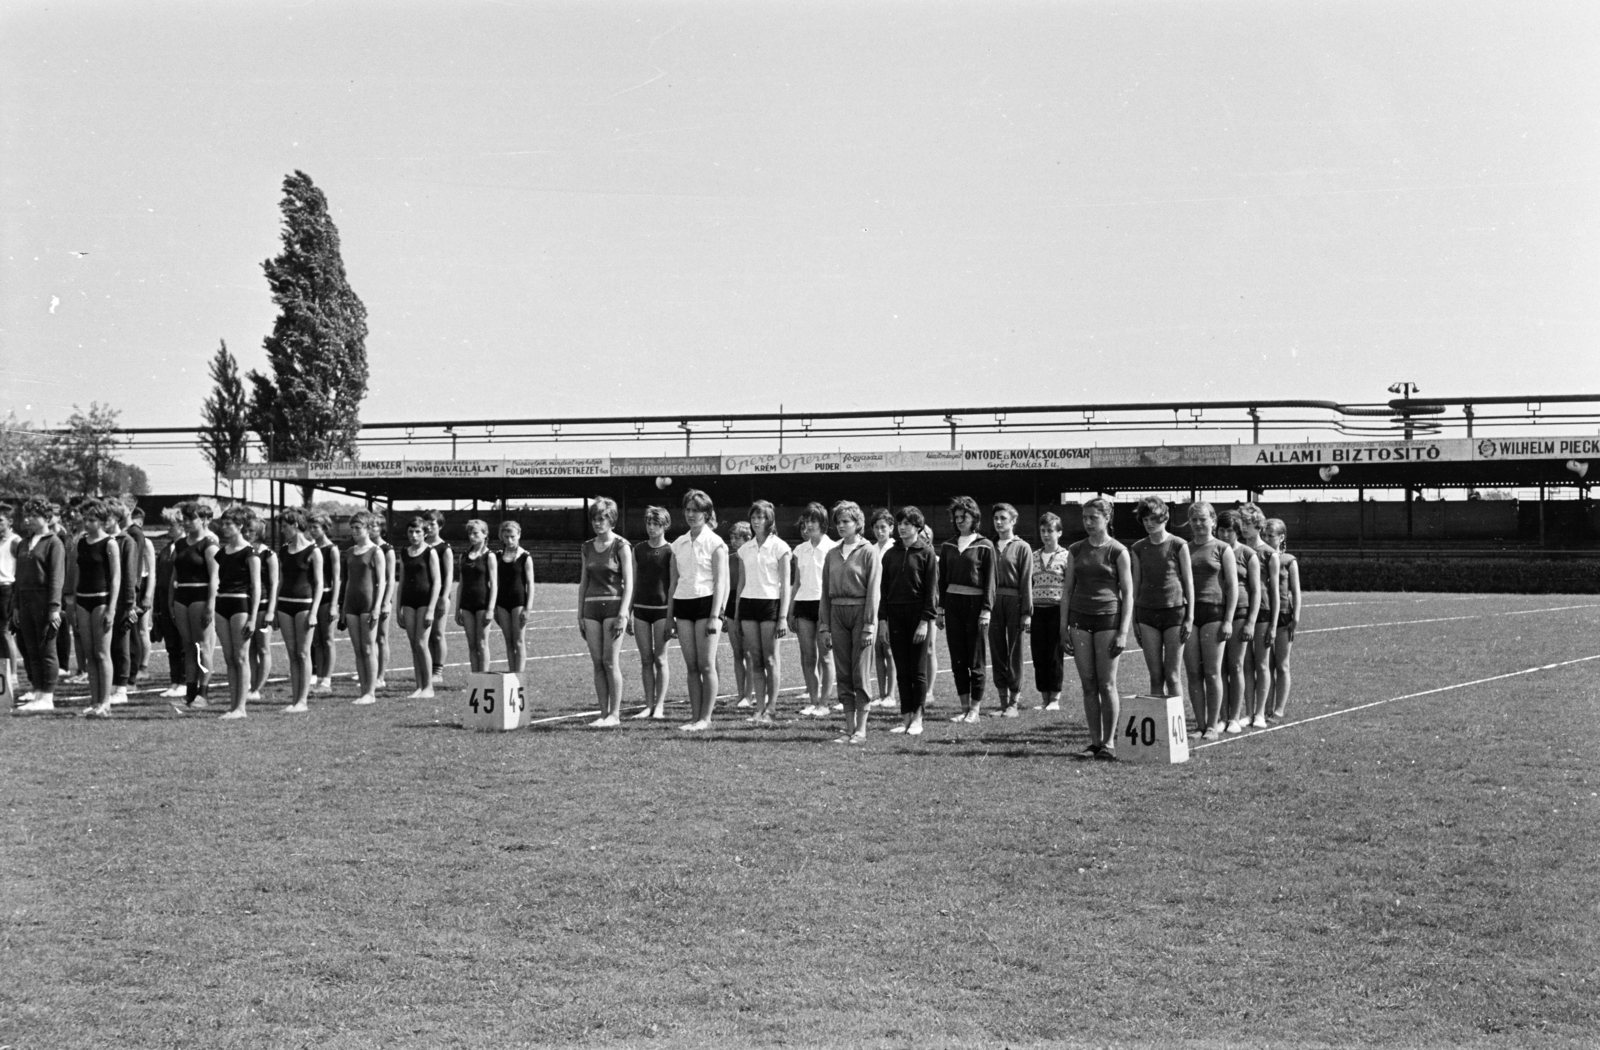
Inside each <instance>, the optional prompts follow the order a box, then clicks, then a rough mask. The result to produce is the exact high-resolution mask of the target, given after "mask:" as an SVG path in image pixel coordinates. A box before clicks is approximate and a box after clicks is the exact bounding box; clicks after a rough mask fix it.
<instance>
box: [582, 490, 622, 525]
mask: <svg viewBox="0 0 1600 1050" xmlns="http://www.w3.org/2000/svg"><path fill="white" fill-rule="evenodd" d="M596 518H604V519H606V524H607V525H610V526H612V527H613V528H615V527H616V524H617V501H616V500H614V499H611V498H610V497H608V496H591V497H590V498H589V520H590V521H594V520H595V519H596Z"/></svg>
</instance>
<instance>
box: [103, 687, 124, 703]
mask: <svg viewBox="0 0 1600 1050" xmlns="http://www.w3.org/2000/svg"><path fill="white" fill-rule="evenodd" d="M127 702H128V690H127V689H126V688H121V689H117V690H115V691H113V692H112V694H111V699H110V700H107V701H106V703H108V704H118V705H121V704H125V703H127Z"/></svg>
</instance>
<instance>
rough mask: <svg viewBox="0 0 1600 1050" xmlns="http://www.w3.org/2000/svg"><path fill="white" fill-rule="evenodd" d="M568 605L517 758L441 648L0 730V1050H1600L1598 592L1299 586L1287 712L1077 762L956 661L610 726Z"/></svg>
mask: <svg viewBox="0 0 1600 1050" xmlns="http://www.w3.org/2000/svg"><path fill="white" fill-rule="evenodd" d="M573 591H574V588H572V587H570V586H568V587H562V586H546V587H543V588H542V589H541V591H540V596H539V605H540V608H541V610H543V611H542V612H541V614H540V616H538V617H537V618H536V620H535V622H534V630H533V631H532V632H531V639H532V644H531V648H530V652H531V653H532V655H533V656H534V659H533V660H532V661H531V662H530V664H529V668H530V669H529V673H528V680H529V683H530V687H531V688H530V694H531V697H532V700H533V703H534V705H535V712H534V716H535V718H537V719H542V721H540V722H539V723H538V724H537V725H535V726H533V727H531V728H530V729H528V730H524V731H519V732H514V733H507V734H484V733H477V732H470V731H465V730H462V729H460V728H459V727H458V723H459V719H460V711H459V708H460V705H461V704H462V703H463V699H464V694H463V693H462V692H460V691H459V689H458V688H455V687H458V686H459V685H460V683H461V681H462V675H463V672H462V669H461V668H460V667H459V666H453V667H451V668H450V670H449V674H450V677H451V684H452V689H451V690H449V691H446V692H444V693H442V694H441V695H440V697H439V698H438V699H437V700H434V701H408V700H403V699H399V697H402V696H404V694H405V693H406V692H408V691H409V690H410V688H411V684H410V682H409V681H407V680H406V677H407V676H406V675H405V674H404V673H399V674H391V676H390V683H391V685H390V690H389V693H388V694H387V696H386V697H385V699H384V700H383V702H381V703H380V704H379V705H377V706H376V707H372V708H356V707H351V706H350V705H349V703H348V700H349V699H350V698H351V697H353V695H354V691H353V689H352V688H351V687H350V686H349V685H348V684H346V685H344V686H343V687H342V690H341V692H342V694H343V695H340V696H336V697H334V698H331V699H330V698H323V699H320V700H318V699H313V710H312V712H311V713H310V714H309V715H301V716H290V715H283V714H280V713H279V712H278V710H277V708H279V707H281V706H282V704H283V703H284V701H283V699H282V696H281V693H282V688H283V687H282V686H281V685H280V686H276V687H274V688H273V689H271V690H269V693H268V699H267V702H265V703H263V704H260V705H253V707H252V713H251V716H250V718H248V719H247V720H245V721H244V722H239V723H231V724H230V723H222V722H218V721H216V719H215V718H214V717H213V716H211V715H190V716H185V717H180V716H178V715H175V714H173V713H172V712H171V711H170V710H169V708H168V707H167V705H166V703H165V702H164V701H161V700H158V699H156V698H155V697H154V695H153V691H150V692H145V693H142V694H140V695H138V696H136V697H135V703H134V704H133V705H131V706H129V707H124V708H117V709H116V715H115V718H114V719H113V720H112V721H110V722H109V723H103V724H92V723H88V722H85V721H81V720H78V719H75V718H72V717H70V716H69V714H70V713H68V714H59V715H56V716H37V717H27V718H9V719H5V720H3V721H0V791H3V821H0V960H3V962H4V966H3V975H4V979H3V980H0V1046H3V1047H14V1048H17V1050H22V1048H59V1047H80V1046H107V1047H112V1046H115V1047H168V1046H195V1047H233V1046H239V1047H246V1046H248V1047H256V1046H270V1047H297V1046H307V1047H350V1048H354V1047H506V1046H521V1045H574V1044H601V1043H604V1044H611V1045H640V1046H696V1047H698V1046H707V1045H726V1046H747V1045H770V1044H779V1043H781V1044H786V1045H796V1046H806V1045H839V1044H850V1045H860V1046H872V1047H879V1046H881V1047H917V1048H921V1047H930V1046H954V1047H967V1046H972V1047H978V1046H995V1045H1002V1044H1003V1045H1010V1046H1019V1045H1034V1044H1063V1045H1080V1044H1082V1045H1100V1046H1104V1045H1128V1046H1133V1045H1148V1046H1172V1045H1179V1044H1182V1045H1193V1046H1215V1047H1223V1046H1241V1045H1243V1046H1281V1045H1399V1046H1442V1045H1481V1046H1507V1047H1511V1046H1517V1047H1521V1046H1529V1045H1533V1046H1546V1045H1548V1046H1565V1045H1571V1046H1594V1045H1596V1043H1597V1041H1600V934H1597V931H1600V848H1597V847H1600V835H1597V832H1596V829H1597V827H1600V796H1597V793H1600V765H1597V761H1596V756H1597V755H1600V629H1597V628H1600V598H1596V597H1591V596H1572V595H1543V596H1535V595H1529V596H1512V597H1507V596H1493V595H1474V596H1461V597H1452V596H1448V595H1426V596H1416V595H1401V594H1311V595H1309V596H1308V597H1307V607H1306V612H1305V620H1304V622H1303V624H1302V627H1301V632H1300V633H1299V635H1298V641H1297V644H1296V647H1295V658H1294V659H1295V671H1296V677H1295V681H1296V691H1295V693H1294V696H1293V698H1292V700H1291V703H1290V711H1289V720H1288V722H1286V723H1285V724H1284V725H1281V726H1279V727H1277V728H1276V729H1273V730H1270V731H1262V732H1255V733H1251V734H1248V735H1245V736H1242V737H1237V738H1228V739H1225V740H1224V741H1222V742H1219V743H1217V744H1213V745H1205V746H1200V747H1198V748H1197V749H1196V750H1195V752H1194V756H1193V758H1192V760H1191V761H1190V762H1189V763H1188V764H1187V765H1183V766H1176V767H1168V768H1150V767H1137V766H1132V765H1128V764H1126V763H1123V764H1115V765H1108V764H1105V763H1095V762H1085V761H1079V760H1077V759H1075V758H1073V757H1072V755H1073V752H1075V751H1077V750H1078V749H1079V748H1081V747H1082V746H1083V744H1084V742H1085V739H1086V738H1085V734H1084V730H1083V725H1082V718H1083V716H1082V711H1081V708H1080V707H1079V706H1078V699H1077V695H1078V694H1077V689H1076V685H1075V683H1070V682H1069V690H1068V693H1067V694H1066V696H1065V698H1064V703H1063V706H1064V707H1065V708H1067V710H1064V711H1062V712H1060V713H1052V714H1046V713H1038V712H1032V711H1030V712H1026V713H1025V714H1024V716H1023V717H1022V718H1020V719H1016V720H1001V719H987V718H986V719H985V720H984V722H983V724H981V725H978V726H953V725H950V724H949V723H947V722H944V721H943V720H942V719H941V718H938V717H937V716H938V715H940V714H941V713H942V714H948V713H950V712H951V711H952V709H953V702H954V697H953V693H952V690H951V686H950V677H949V675H948V674H943V675H941V676H940V679H939V682H938V684H937V688H936V690H935V701H934V706H933V708H932V714H933V715H934V716H935V717H934V718H933V719H932V720H931V721H930V725H929V730H928V733H927V734H926V735H925V736H923V737H921V738H914V739H909V740H908V739H907V738H905V737H896V736H889V735H888V734H887V733H884V732H882V731H881V730H883V729H886V728H887V727H888V726H889V725H891V724H892V722H893V720H894V716H893V715H892V713H887V712H886V713H884V714H883V715H882V716H881V717H875V718H874V725H873V729H874V732H873V735H872V737H871V739H870V741H869V742H868V744H867V745H866V746H865V747H862V748H844V747H834V746H827V745H826V744H825V741H827V740H829V739H830V738H831V737H832V736H834V735H835V724H819V723H817V722H814V721H810V720H800V719H795V718H791V720H790V721H788V722H787V723H786V724H785V725H783V726H780V727H778V728H775V729H764V730H763V729H757V728H753V727H750V726H747V725H745V724H744V723H743V722H742V719H741V718H740V716H739V715H738V714H736V713H735V712H734V711H733V710H731V709H729V708H724V709H722V710H721V711H719V719H718V724H717V725H716V726H715V728H714V729H713V731H711V732H709V733H705V734H700V735H691V734H684V733H679V732H677V731H676V729H675V727H674V726H675V723H667V724H651V723H641V722H634V723H629V724H627V725H626V726H625V727H624V728H622V729H620V730H607V731H602V730H591V729H586V728H584V726H583V723H584V721H585V719H584V718H583V714H584V713H585V712H588V711H590V710H592V702H591V697H592V686H591V679H590V669H589V663H588V660H587V657H586V655H584V649H583V644H582V642H581V641H580V639H579V638H578V636H577V632H576V631H575V630H574V629H573V628H572V626H571V614H570V613H569V612H568V611H567V610H568V609H569V608H570V607H571V604H572V598H573ZM453 640H454V641H455V643H456V649H455V650H454V652H453V653H452V657H451V659H452V661H457V660H460V659H461V657H462V652H461V648H460V638H459V635H457V637H456V638H455V639H453ZM341 644H342V645H344V643H341ZM396 647H397V656H398V662H399V663H400V664H401V665H402V666H408V665H409V662H410V661H409V658H408V657H406V656H405V654H404V643H403V639H402V638H401V637H400V636H399V635H398V634H397V635H396ZM794 652H795V647H794V644H793V642H790V643H788V644H787V646H786V648H785V655H786V656H788V657H789V663H788V665H787V666H786V667H785V669H784V670H785V679H786V685H788V686H790V687H791V688H790V691H789V692H787V693H786V694H785V701H786V704H787V707H788V710H789V711H790V712H791V714H792V712H793V711H794V710H795V709H797V708H798V707H799V706H800V705H801V703H802V702H803V699H797V696H798V697H801V698H803V695H804V694H803V692H798V693H797V691H796V690H795V688H794V687H796V686H798V685H799V682H800V679H799V674H798V667H797V666H796V661H795V659H794V656H793V654H794ZM342 659H343V664H342V669H344V670H346V671H348V670H349V669H350V663H349V656H348V648H347V646H346V647H345V648H344V649H343V652H342ZM625 659H627V660H628V663H627V665H626V666H627V676H626V677H627V682H628V688H629V707H628V709H627V710H626V711H625V713H631V712H632V710H633V709H635V708H636V706H637V700H638V697H639V695H640V691H639V683H638V674H637V659H636V657H635V656H634V654H633V652H632V650H631V645H630V650H629V652H628V654H627V655H626V657H625ZM941 663H942V665H943V666H948V664H947V662H946V661H941ZM279 670H280V671H281V670H282V664H281V660H280V666H279ZM152 671H153V672H155V677H156V678H157V679H158V682H157V683H156V684H157V686H158V687H159V686H162V685H164V684H165V680H164V666H163V664H162V658H161V657H160V655H159V654H158V655H157V657H156V659H155V662H154V665H153V666H152ZM674 671H675V675H676V677H675V678H674V681H673V693H674V695H675V696H676V698H677V699H678V700H679V701H680V705H679V706H678V707H676V708H673V709H670V710H671V711H673V712H681V711H682V710H683V707H682V705H681V701H682V699H683V697H684V690H683V686H682V664H681V662H679V661H677V660H676V657H674ZM1030 673H1031V672H1030ZM1070 678H1071V674H1070V671H1069V680H1070ZM346 682H347V683H348V679H346ZM1121 682H1122V687H1123V689H1124V691H1125V692H1133V691H1139V692H1143V691H1145V690H1146V689H1147V686H1148V683H1147V681H1146V677H1145V672H1144V667H1143V661H1142V660H1141V659H1140V658H1139V656H1138V654H1137V653H1132V654H1130V655H1129V656H1128V657H1127V658H1125V659H1124V660H1123V662H1122V675H1121ZM731 683H732V676H731V673H729V667H728V660H727V656H726V650H725V649H724V655H723V684H724V685H723V687H724V691H725V692H726V691H727V690H728V689H730V688H731ZM1030 684H1031V683H1030ZM213 694H214V695H217V696H221V695H225V694H224V693H223V690H222V689H220V688H215V689H214V690H213ZM65 695H67V696H68V697H69V698H70V697H71V695H72V694H71V692H70V691H68V692H67V693H66V694H65ZM1023 699H1024V703H1025V704H1031V703H1032V702H1033V699H1034V694H1033V692H1032V690H1031V688H1030V689H1029V690H1028V691H1027V692H1025V693H1024V698H1023ZM73 706H77V702H76V701H73ZM215 710H220V707H218V708H215V709H214V711H213V714H214V712H215ZM1195 742H1196V743H1198V741H1195Z"/></svg>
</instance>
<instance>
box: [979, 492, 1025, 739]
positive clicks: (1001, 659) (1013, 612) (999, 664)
mask: <svg viewBox="0 0 1600 1050" xmlns="http://www.w3.org/2000/svg"><path fill="white" fill-rule="evenodd" d="M989 515H990V517H991V518H992V519H993V521H994V534H995V544H994V549H995V563H994V616H993V618H992V619H991V620H990V621H989V651H990V652H991V653H992V654H993V655H994V691H995V694H996V695H997V696H998V697H999V698H1000V716H1001V717H1002V718H1015V717H1017V699H1018V697H1020V696H1021V694H1022V639H1023V636H1024V635H1026V634H1027V633H1028V632H1029V630H1030V629H1031V628H1032V627H1033V548H1032V547H1030V546H1028V544H1027V541H1025V540H1023V539H1020V538H1019V537H1018V536H1017V535H1016V534H1015V531H1014V530H1015V529H1016V527H1017V508H1015V507H1013V506H1012V505H1011V504H1009V503H996V504H995V505H994V506H993V507H991V508H990V509H989Z"/></svg>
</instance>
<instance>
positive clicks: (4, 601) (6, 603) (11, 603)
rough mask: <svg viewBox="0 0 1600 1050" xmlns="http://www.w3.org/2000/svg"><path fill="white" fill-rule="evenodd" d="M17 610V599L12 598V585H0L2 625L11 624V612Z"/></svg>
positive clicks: (0, 616)
mask: <svg viewBox="0 0 1600 1050" xmlns="http://www.w3.org/2000/svg"><path fill="white" fill-rule="evenodd" d="M14 608H16V599H14V598H12V596H11V584H9V583H0V623H10V622H11V610H12V609H14Z"/></svg>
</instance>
